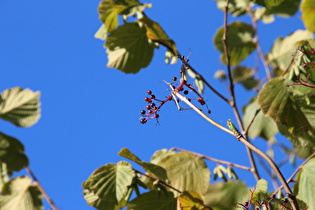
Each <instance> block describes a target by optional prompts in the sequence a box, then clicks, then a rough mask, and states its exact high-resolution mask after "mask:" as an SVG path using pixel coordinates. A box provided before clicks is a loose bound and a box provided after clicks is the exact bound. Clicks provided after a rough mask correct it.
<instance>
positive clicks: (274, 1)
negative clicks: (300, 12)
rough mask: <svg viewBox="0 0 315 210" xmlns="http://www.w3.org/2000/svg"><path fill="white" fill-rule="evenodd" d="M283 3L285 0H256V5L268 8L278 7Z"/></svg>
mask: <svg viewBox="0 0 315 210" xmlns="http://www.w3.org/2000/svg"><path fill="white" fill-rule="evenodd" d="M283 1H284V0H255V3H256V4H259V5H261V6H264V7H267V8H271V7H274V6H278V5H279V4H280V3H281V2H283Z"/></svg>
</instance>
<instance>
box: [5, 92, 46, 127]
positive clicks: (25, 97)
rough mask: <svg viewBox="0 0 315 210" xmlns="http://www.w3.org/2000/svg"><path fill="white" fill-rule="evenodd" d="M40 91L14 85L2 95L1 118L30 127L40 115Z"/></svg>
mask: <svg viewBox="0 0 315 210" xmlns="http://www.w3.org/2000/svg"><path fill="white" fill-rule="evenodd" d="M39 95H40V92H39V91H37V92H33V91H31V90H30V89H24V90H22V88H20V87H14V88H11V89H7V90H5V91H3V92H2V93H1V95H0V118H2V119H3V120H7V121H9V122H11V123H13V124H14V125H16V126H21V127H29V126H32V125H33V124H35V123H36V122H37V121H38V119H39V117H40V108H39V106H40V102H39Z"/></svg>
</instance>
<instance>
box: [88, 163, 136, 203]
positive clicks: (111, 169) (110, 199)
mask: <svg viewBox="0 0 315 210" xmlns="http://www.w3.org/2000/svg"><path fill="white" fill-rule="evenodd" d="M134 177H135V172H134V171H133V169H132V168H131V164H130V163H127V162H124V161H121V162H119V163H117V164H112V163H110V164H106V165H104V166H101V167H100V168H98V169H96V170H95V171H94V172H93V173H92V174H91V176H90V177H89V179H88V181H87V182H85V183H84V184H83V188H84V189H85V190H84V191H83V192H84V194H85V199H86V200H87V202H88V204H89V205H91V204H92V205H93V206H94V205H96V206H104V205H105V203H104V202H106V205H107V206H106V208H105V209H114V208H115V206H116V205H118V204H119V203H120V202H121V201H122V200H123V199H124V198H125V196H126V194H127V193H128V189H129V188H128V186H130V185H131V184H132V181H133V178H134ZM96 196H97V197H96ZM98 198H99V199H100V200H99V199H98Z"/></svg>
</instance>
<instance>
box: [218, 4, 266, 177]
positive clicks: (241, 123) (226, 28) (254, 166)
mask: <svg viewBox="0 0 315 210" xmlns="http://www.w3.org/2000/svg"><path fill="white" fill-rule="evenodd" d="M228 5H229V0H227V1H226V6H225V12H224V32H223V37H222V42H223V48H224V54H225V60H226V65H227V68H228V76H229V81H230V93H231V101H232V102H231V103H230V105H231V107H232V109H233V112H234V115H235V117H236V120H237V123H238V125H239V127H240V128H241V131H242V133H243V135H244V125H243V122H242V119H241V115H240V113H239V111H238V108H237V105H236V99H235V92H234V81H233V77H232V70H231V65H230V56H229V52H228V46H227V33H228V27H227V16H228ZM244 136H245V140H246V141H249V140H248V138H247V136H246V135H244ZM246 150H247V154H248V157H249V161H250V164H251V166H252V168H253V169H254V173H253V174H254V176H255V178H256V180H257V181H258V180H259V179H260V176H259V174H258V171H257V166H256V163H255V160H254V157H253V153H252V151H251V150H250V149H249V148H247V147H246Z"/></svg>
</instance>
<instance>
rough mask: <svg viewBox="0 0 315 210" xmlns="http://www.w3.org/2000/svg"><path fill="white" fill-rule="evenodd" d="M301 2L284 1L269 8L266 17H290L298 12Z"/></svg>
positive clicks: (296, 0)
mask: <svg viewBox="0 0 315 210" xmlns="http://www.w3.org/2000/svg"><path fill="white" fill-rule="evenodd" d="M299 5H300V0H283V1H282V2H281V3H280V4H279V5H277V6H273V7H271V8H268V9H267V11H266V13H265V14H266V15H273V14H275V15H279V16H281V17H290V16H292V15H294V14H296V12H297V11H298V8H299Z"/></svg>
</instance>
